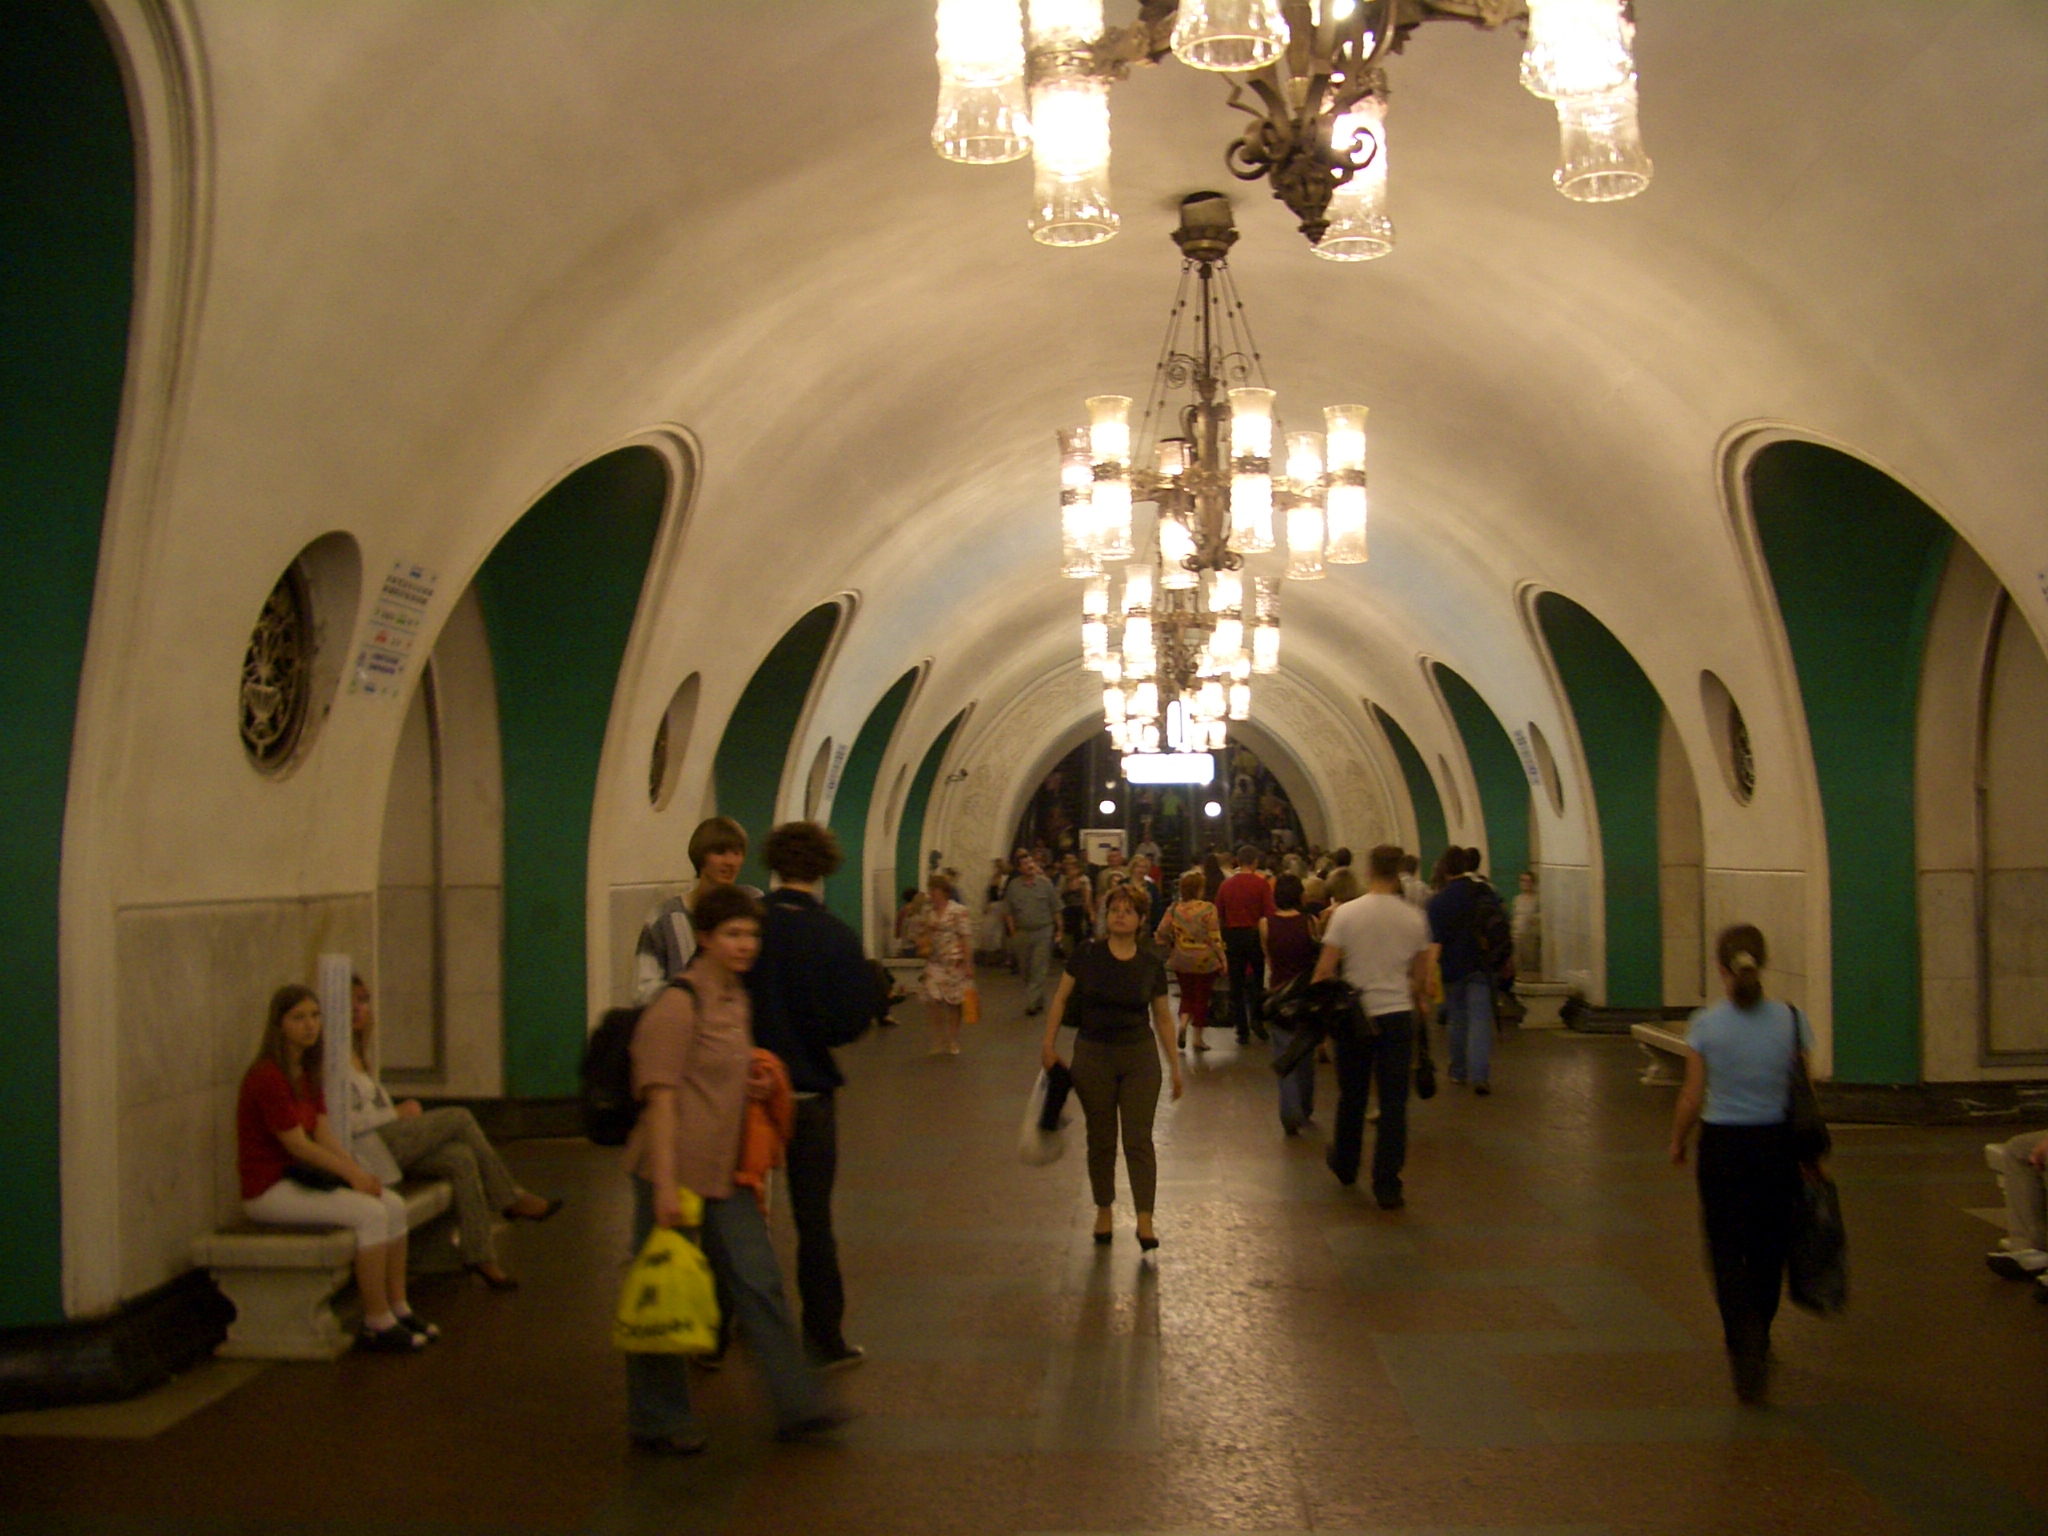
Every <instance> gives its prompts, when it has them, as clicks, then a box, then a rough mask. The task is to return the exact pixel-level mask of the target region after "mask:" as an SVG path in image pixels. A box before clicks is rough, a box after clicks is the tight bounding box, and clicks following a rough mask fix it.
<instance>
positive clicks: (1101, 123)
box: [1031, 75, 1121, 245]
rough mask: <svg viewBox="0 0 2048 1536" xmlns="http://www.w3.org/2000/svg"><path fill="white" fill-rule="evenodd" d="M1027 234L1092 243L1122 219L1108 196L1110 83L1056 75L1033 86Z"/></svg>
mask: <svg viewBox="0 0 2048 1536" xmlns="http://www.w3.org/2000/svg"><path fill="white" fill-rule="evenodd" d="M1031 158H1032V167H1033V173H1032V210H1031V237H1032V238H1033V239H1034V240H1037V241H1038V242H1039V243H1040V244H1042V245H1094V244H1097V243H1098V242H1100V241H1103V240H1107V239H1109V237H1110V236H1112V235H1114V234H1115V233H1116V232H1117V226H1118V224H1119V223H1120V222H1121V221H1120V220H1119V219H1118V217H1117V213H1116V209H1115V208H1114V207H1113V206H1112V205H1111V203H1110V197H1109V82H1108V81H1106V80H1095V79H1090V78H1088V77H1087V76H1082V75H1054V76H1051V77H1050V78H1047V79H1043V80H1040V81H1038V82H1037V83H1036V84H1035V85H1033V86H1032V87H1031Z"/></svg>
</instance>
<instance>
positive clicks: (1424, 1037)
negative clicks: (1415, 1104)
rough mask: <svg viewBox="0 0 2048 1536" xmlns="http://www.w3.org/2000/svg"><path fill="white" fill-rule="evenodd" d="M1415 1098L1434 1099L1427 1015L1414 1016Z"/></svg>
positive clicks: (1433, 1076)
mask: <svg viewBox="0 0 2048 1536" xmlns="http://www.w3.org/2000/svg"><path fill="white" fill-rule="evenodd" d="M1415 1097H1417V1098H1418V1099H1433V1098H1435V1097H1436V1061H1435V1059H1434V1058H1433V1057H1431V1055H1430V1054H1429V1015H1428V1014H1426V1013H1424V1012H1422V1011H1421V1010H1419V1009H1418V1010H1417V1011H1416V1014H1415Z"/></svg>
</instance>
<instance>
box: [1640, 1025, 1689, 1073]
mask: <svg viewBox="0 0 2048 1536" xmlns="http://www.w3.org/2000/svg"><path fill="white" fill-rule="evenodd" d="M1628 1032H1629V1033H1630V1034H1631V1035H1633V1036H1635V1041H1636V1044H1637V1045H1639V1046H1641V1047H1642V1051H1643V1054H1644V1055H1645V1056H1647V1057H1649V1058H1650V1064H1649V1065H1648V1066H1647V1067H1645V1068H1644V1069H1643V1081H1644V1082H1646V1083H1670V1084H1677V1083H1682V1082H1684V1081H1685V1051H1686V1045H1685V1036H1683V1035H1681V1034H1679V1033H1678V1032H1677V1031H1676V1030H1670V1029H1666V1028H1665V1027H1664V1026H1663V1025H1661V1024H1631V1025H1629V1027H1628Z"/></svg>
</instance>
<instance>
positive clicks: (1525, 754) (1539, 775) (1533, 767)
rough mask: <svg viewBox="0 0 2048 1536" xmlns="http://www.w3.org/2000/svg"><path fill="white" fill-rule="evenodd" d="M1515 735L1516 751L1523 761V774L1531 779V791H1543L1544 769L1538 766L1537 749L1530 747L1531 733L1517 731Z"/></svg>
mask: <svg viewBox="0 0 2048 1536" xmlns="http://www.w3.org/2000/svg"><path fill="white" fill-rule="evenodd" d="M1513 734H1514V738H1515V751H1516V752H1517V753H1518V754H1519V755H1520V757H1521V759H1522V772H1523V773H1525V774H1527V775H1528V777H1529V787H1530V788H1531V789H1541V788H1542V787H1543V769H1542V768H1541V767H1539V766H1538V765H1537V762H1536V749H1535V748H1534V747H1532V746H1530V745H1529V733H1528V732H1527V731H1516V732H1514V733H1513Z"/></svg>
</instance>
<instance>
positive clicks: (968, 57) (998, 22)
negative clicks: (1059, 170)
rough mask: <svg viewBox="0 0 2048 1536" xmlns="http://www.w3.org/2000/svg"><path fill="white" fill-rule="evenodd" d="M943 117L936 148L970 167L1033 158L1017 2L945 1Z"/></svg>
mask: <svg viewBox="0 0 2048 1536" xmlns="http://www.w3.org/2000/svg"><path fill="white" fill-rule="evenodd" d="M938 34H939V46H938V53H939V115H938V117H937V119H936V120H935V121H934V122H933V124H932V146H933V147H934V148H935V149H937V150H938V152H939V153H940V154H941V155H943V156H945V158H946V159H948V160H957V161H959V162H961V163H962V164H964V165H1000V164H1002V163H1003V162H1005V161H1008V160H1021V159H1023V158H1024V156H1026V155H1028V154H1030V153H1031V112H1030V108H1029V106H1028V105H1027V104H1026V101H1025V95H1024V28H1023V24H1022V18H1021V16H1020V14H1019V12H1018V10H1017V7H1016V5H1015V4H1014V3H1012V0H939V14H938Z"/></svg>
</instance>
